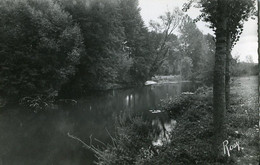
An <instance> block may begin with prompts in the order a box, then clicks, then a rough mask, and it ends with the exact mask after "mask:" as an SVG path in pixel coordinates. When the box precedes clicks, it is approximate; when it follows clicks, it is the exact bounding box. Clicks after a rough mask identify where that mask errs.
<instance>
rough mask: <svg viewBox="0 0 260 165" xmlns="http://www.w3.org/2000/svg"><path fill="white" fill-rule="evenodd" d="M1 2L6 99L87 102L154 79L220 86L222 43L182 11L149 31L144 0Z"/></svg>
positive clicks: (0, 88) (1, 82)
mask: <svg viewBox="0 0 260 165" xmlns="http://www.w3.org/2000/svg"><path fill="white" fill-rule="evenodd" d="M0 4H1V5H0V6H1V7H0V18H1V19H0V22H1V24H0V37H1V40H0V56H1V58H0V59H1V60H0V68H1V69H0V76H1V79H0V93H1V97H3V98H13V99H21V98H23V97H25V96H29V97H31V96H33V95H35V98H37V95H45V96H44V97H46V98H47V100H48V99H49V98H53V97H56V96H60V97H65V98H68V97H79V96H81V95H83V94H84V95H86V94H88V93H89V92H90V91H91V90H104V89H111V88H119V87H127V86H134V85H140V84H143V83H144V82H145V81H146V80H148V79H150V78H151V77H153V76H154V75H181V76H182V77H183V79H192V80H198V81H203V82H206V83H209V84H210V83H211V82H212V73H213V63H214V57H213V55H214V52H215V41H214V37H213V36H211V35H209V34H208V35H204V34H202V32H201V31H200V30H199V29H198V28H197V27H196V24H195V23H194V22H193V21H192V20H191V18H189V17H188V16H187V15H184V14H183V13H182V11H180V10H179V9H174V10H173V11H172V12H169V11H168V12H166V13H165V15H162V16H160V17H159V20H160V22H151V26H150V28H149V30H148V28H147V27H146V26H145V25H144V22H143V20H142V17H141V15H140V8H139V7H138V1H137V0H119V1H118V0H110V1H106V0H97V1H92V0H74V1H70V0H63V1H62V0H17V1H11V0H4V1H1V2H0ZM175 31H178V32H179V34H180V35H178V36H177V35H175V34H174V32H175Z"/></svg>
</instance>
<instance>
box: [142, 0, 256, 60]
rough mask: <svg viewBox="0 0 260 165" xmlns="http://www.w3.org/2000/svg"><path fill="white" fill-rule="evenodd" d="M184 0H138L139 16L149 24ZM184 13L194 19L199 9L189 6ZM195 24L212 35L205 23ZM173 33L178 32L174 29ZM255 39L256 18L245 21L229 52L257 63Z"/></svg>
mask: <svg viewBox="0 0 260 165" xmlns="http://www.w3.org/2000/svg"><path fill="white" fill-rule="evenodd" d="M185 2H187V0H139V7H140V8H141V16H142V18H143V20H144V22H145V24H146V26H149V21H150V20H155V21H156V20H157V19H158V17H159V16H160V15H163V14H164V13H165V12H166V11H167V10H168V11H172V10H173V9H174V8H175V7H179V8H180V9H181V8H182V5H183V4H184V3H185ZM186 14H188V15H189V16H190V17H191V18H193V19H194V18H196V17H197V16H198V15H199V14H200V11H199V9H196V8H191V9H190V10H188V12H187V13H186ZM196 25H197V27H198V28H199V29H200V30H201V31H202V32H203V33H204V34H208V33H210V34H212V35H214V32H213V31H212V30H211V29H210V28H209V27H208V24H207V23H205V22H203V21H199V22H197V23H196ZM175 33H178V32H177V31H176V32H175ZM257 40H258V39H257V19H255V20H249V21H247V22H245V24H244V31H243V33H242V35H241V37H240V39H239V41H238V42H237V44H236V45H235V47H234V48H233V50H232V52H231V54H232V56H239V59H240V61H246V57H247V56H252V58H253V61H254V62H255V63H257V61H258V53H257V48H258V42H257Z"/></svg>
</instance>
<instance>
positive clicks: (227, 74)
mask: <svg viewBox="0 0 260 165" xmlns="http://www.w3.org/2000/svg"><path fill="white" fill-rule="evenodd" d="M226 42H227V48H226V49H227V54H226V69H225V90H226V95H225V97H226V110H229V109H230V61H231V52H230V51H231V38H230V34H227V41H226Z"/></svg>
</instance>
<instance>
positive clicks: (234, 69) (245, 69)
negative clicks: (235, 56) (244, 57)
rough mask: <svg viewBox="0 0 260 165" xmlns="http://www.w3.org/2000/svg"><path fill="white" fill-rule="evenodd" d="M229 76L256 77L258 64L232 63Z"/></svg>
mask: <svg viewBox="0 0 260 165" xmlns="http://www.w3.org/2000/svg"><path fill="white" fill-rule="evenodd" d="M232 63H233V65H232V66H231V76H236V77H237V76H255V75H258V73H259V70H258V64H256V63H248V62H236V61H232Z"/></svg>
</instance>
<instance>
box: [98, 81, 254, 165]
mask: <svg viewBox="0 0 260 165" xmlns="http://www.w3.org/2000/svg"><path fill="white" fill-rule="evenodd" d="M161 106H162V108H163V109H164V110H166V111H167V112H168V114H169V116H170V117H171V118H173V119H174V120H176V121H177V124H176V125H175V128H174V131H172V133H171V135H170V136H169V137H168V138H169V139H168V142H165V143H164V144H163V145H162V146H153V145H152V143H151V142H152V140H153V139H154V138H155V137H156V135H158V127H154V126H151V124H150V123H148V122H147V121H144V120H143V119H142V118H140V117H126V118H125V117H124V118H123V120H122V119H120V120H118V121H120V122H118V123H119V124H117V132H116V137H115V138H112V141H113V145H107V146H106V147H104V148H102V149H98V150H96V153H97V157H98V159H99V162H97V164H149V165H150V164H165V165H168V164H180V165H181V164H183V165H185V164H252V165H254V164H258V154H257V153H258V145H257V144H258V140H259V139H258V131H259V128H258V109H257V77H243V78H242V77H241V78H235V79H234V82H233V83H232V87H231V109H230V110H229V111H228V112H227V116H226V117H227V118H226V119H227V126H226V127H227V139H226V140H228V141H229V142H230V144H233V143H235V142H239V144H240V147H241V150H240V151H238V150H235V149H234V150H233V151H232V152H231V153H230V157H228V156H227V155H223V157H221V158H219V159H217V160H216V159H215V158H214V157H213V156H212V148H211V144H212V143H214V142H213V141H212V140H213V126H212V121H213V119H212V111H213V108H212V88H204V87H202V88H199V89H198V90H197V91H196V93H195V94H188V95H187V94H186V95H181V96H180V97H178V98H168V99H167V100H163V101H162V104H161ZM97 151H98V152H97Z"/></svg>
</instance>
